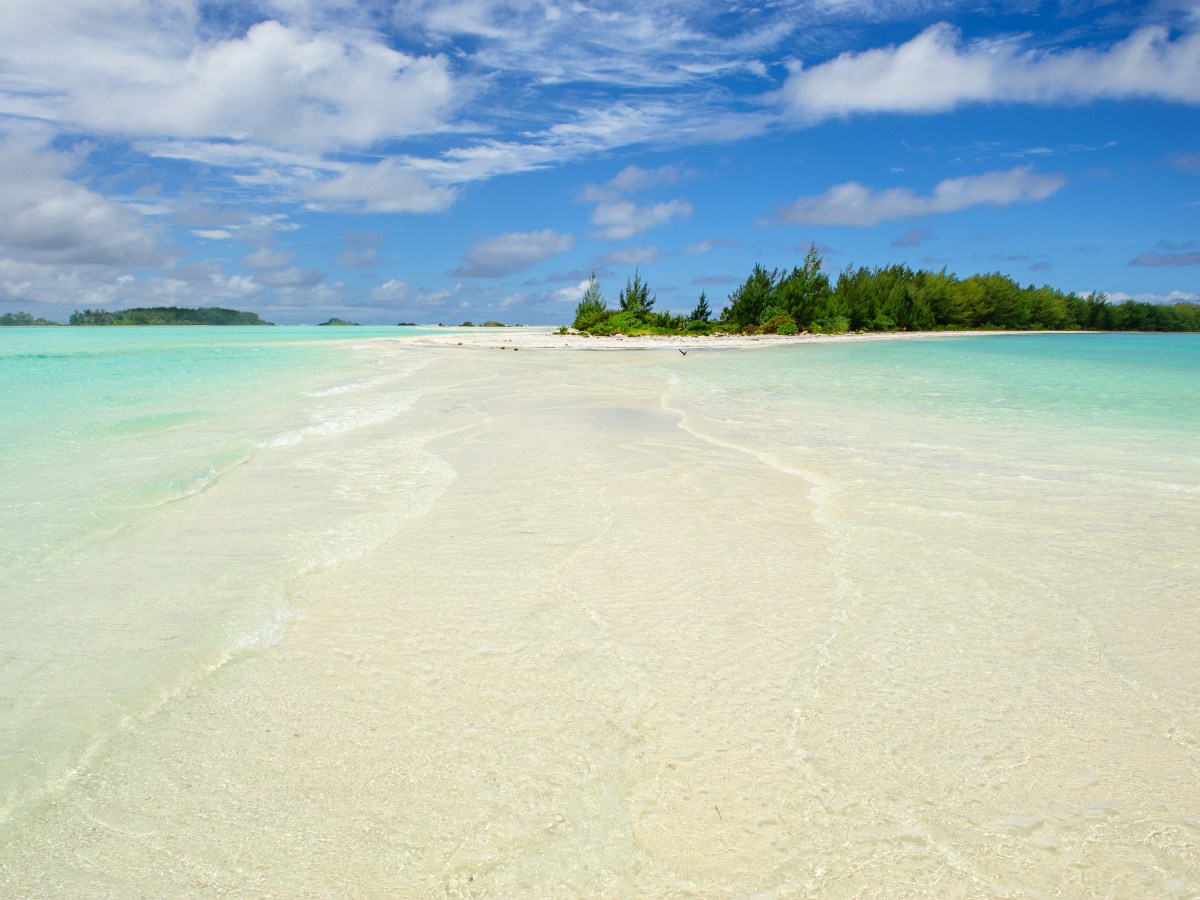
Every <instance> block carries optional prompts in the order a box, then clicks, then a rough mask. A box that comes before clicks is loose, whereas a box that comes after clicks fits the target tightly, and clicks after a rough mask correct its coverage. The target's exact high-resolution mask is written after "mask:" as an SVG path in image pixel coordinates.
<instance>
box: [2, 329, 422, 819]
mask: <svg viewBox="0 0 1200 900" xmlns="http://www.w3.org/2000/svg"><path fill="white" fill-rule="evenodd" d="M419 333H422V332H421V330H419V329H412V328H403V329H401V328H388V329H382V328H380V329H372V328H361V329H354V331H353V332H352V333H348V332H347V331H346V330H343V329H328V328H313V327H308V328H304V327H276V328H228V327H227V328H205V327H195V328H96V329H89V328H6V329H3V330H0V486H2V487H0V535H3V540H2V541H0V634H2V635H3V638H0V697H3V698H4V701H3V703H4V706H3V711H2V712H0V809H2V808H6V807H8V806H11V805H12V804H15V803H19V802H20V801H21V800H22V798H27V797H29V796H35V795H37V794H38V793H39V792H40V791H41V790H42V789H44V788H45V786H46V785H47V784H52V783H54V781H55V779H56V778H59V777H62V776H65V775H66V774H67V773H69V772H70V771H72V770H73V768H74V767H75V766H77V765H78V764H79V763H80V760H81V759H83V758H85V757H86V755H87V754H88V753H90V752H92V750H93V749H94V748H95V747H96V746H98V745H99V744H100V743H103V741H104V740H106V739H107V736H108V735H110V734H111V733H112V730H113V729H114V728H118V727H122V723H126V724H127V723H128V721H129V717H131V716H137V715H138V714H140V713H142V712H144V711H145V710H147V709H150V708H153V707H154V706H155V705H156V704H158V703H161V702H163V699H164V698H165V697H166V696H168V695H169V694H170V692H171V691H174V690H178V689H181V688H182V687H184V686H186V684H187V683H188V682H189V680H190V679H191V678H193V677H195V675H196V674H197V673H198V672H201V671H203V670H205V669H206V668H208V667H211V666H214V665H219V664H221V663H222V661H223V660H225V659H227V658H228V657H229V655H230V654H231V653H234V652H237V651H238V650H239V648H242V647H248V646H252V645H254V644H255V643H256V642H259V643H261V642H263V641H270V640H274V639H275V637H277V635H278V633H280V629H281V628H282V623H283V622H284V621H285V620H286V617H287V616H288V615H289V614H290V613H289V608H288V605H287V601H286V596H285V594H286V579H287V578H288V577H289V576H290V575H291V574H294V573H295V572H296V571H298V570H300V569H303V568H304V567H305V566H306V565H309V564H310V562H311V561H309V560H307V559H306V557H305V556H304V552H303V548H300V547H298V546H297V545H296V541H295V540H293V541H292V542H291V544H289V543H288V541H287V540H286V539H285V538H286V535H285V533H284V529H281V528H280V526H279V525H278V524H274V525H272V524H271V523H269V522H266V521H260V520H262V519H263V518H264V517H269V516H270V515H271V514H275V515H280V516H286V508H287V507H286V504H285V503H284V502H282V498H281V497H278V496H277V495H276V496H272V495H270V492H266V495H265V496H264V491H265V488H264V487H263V485H264V484H265V482H263V481H262V480H261V479H257V480H254V481H253V482H252V483H251V482H249V481H248V480H247V478H246V475H245V473H244V472H243V471H242V470H243V469H246V468H247V467H248V466H249V467H251V468H253V466H254V465H258V466H262V465H264V464H266V463H267V460H268V459H271V458H272V457H275V458H276V459H277V460H278V459H282V458H284V457H286V456H287V454H288V453H289V452H290V453H292V455H294V454H295V452H296V450H297V448H300V447H302V446H303V447H311V446H313V445H314V444H319V443H320V442H321V441H329V440H333V439H336V437H337V436H338V435H342V434H346V433H349V432H352V431H355V430H357V429H361V428H365V427H370V426H372V425H379V424H382V423H387V422H390V421H391V420H393V419H394V418H395V417H396V416H398V415H400V414H401V413H402V412H403V410H404V409H405V408H407V405H408V404H409V403H410V402H411V396H410V394H408V393H406V391H405V389H404V388H403V384H404V382H405V381H406V379H407V378H408V376H409V375H410V374H411V373H412V372H415V371H416V370H417V369H418V368H419V364H417V363H414V364H413V365H411V366H408V367H404V366H401V367H399V368H396V367H393V368H392V369H391V370H389V371H388V372H387V373H383V372H380V371H379V370H378V367H377V366H374V365H373V364H372V360H370V359H366V360H365V361H364V359H363V358H362V356H361V354H359V353H356V352H355V351H354V350H353V348H354V347H356V346H362V345H363V343H364V342H366V343H369V342H370V341H371V340H372V339H374V338H379V337H386V336H396V335H399V334H419ZM401 462H403V460H401ZM398 464H400V463H398ZM231 479H232V480H231ZM335 483H336V482H333V481H331V485H332V484H335ZM218 486H220V487H221V488H222V490H221V491H219V492H217V493H219V494H220V497H207V499H206V495H209V494H211V493H213V492H214V489H215V488H217V487H218ZM272 504H274V505H275V506H277V507H278V509H277V511H276V512H275V513H272V512H271V511H272ZM256 516H257V517H258V519H257V520H256ZM327 518H328V516H326V517H325V518H322V517H321V516H319V515H318V516H315V517H314V519H313V521H314V522H324V521H325V520H326V519H327ZM335 555H336V554H335Z"/></svg>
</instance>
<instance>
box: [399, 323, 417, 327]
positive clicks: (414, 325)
mask: <svg viewBox="0 0 1200 900" xmlns="http://www.w3.org/2000/svg"><path fill="white" fill-rule="evenodd" d="M396 327H398V328H416V327H417V323H416V322H397V323H396Z"/></svg>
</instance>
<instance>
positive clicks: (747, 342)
mask: <svg viewBox="0 0 1200 900" xmlns="http://www.w3.org/2000/svg"><path fill="white" fill-rule="evenodd" d="M557 331H558V330H557V329H554V328H547V327H524V326H520V327H513V328H482V327H480V328H474V329H447V330H446V333H444V334H426V335H421V336H419V337H405V338H399V339H398V340H399V341H400V342H401V343H407V344H418V345H429V346H437V347H455V346H459V347H466V348H475V349H489V350H495V349H500V350H671V349H674V350H689V351H690V350H749V349H761V348H766V347H787V346H794V345H797V344H811V343H818V344H821V343H846V342H862V341H895V340H918V339H926V338H941V337H954V336H958V337H966V336H980V335H1003V334H1023V333H1024V334H1028V333H1029V332H1017V331H922V332H916V331H891V332H869V333H864V334H794V335H779V334H754V335H750V334H720V335H708V336H704V337H695V336H686V335H637V336H634V337H628V336H626V335H622V334H617V335H611V336H599V335H584V334H579V333H578V332H574V331H569V332H568V333H566V334H558V333H557ZM1038 333H1041V334H1052V333H1054V332H1038Z"/></svg>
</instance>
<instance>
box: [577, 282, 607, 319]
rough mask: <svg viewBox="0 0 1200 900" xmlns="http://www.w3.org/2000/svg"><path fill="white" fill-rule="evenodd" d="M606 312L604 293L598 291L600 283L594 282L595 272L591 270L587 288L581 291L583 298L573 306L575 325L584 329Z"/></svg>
mask: <svg viewBox="0 0 1200 900" xmlns="http://www.w3.org/2000/svg"><path fill="white" fill-rule="evenodd" d="M606 312H608V303H607V302H605V300H604V295H603V294H601V293H600V285H599V284H598V283H597V282H596V272H595V270H593V271H592V277H591V278H590V279H589V280H588V286H587V289H586V290H585V291H584V292H583V299H582V300H580V301H579V305H578V306H576V307H575V327H576V328H578V329H579V330H580V331H586V330H587V329H589V328H591V327H592V326H593V325H595V324H596V322H597V321H599V320H600V319H601V318H603V316H604V314H605V313H606Z"/></svg>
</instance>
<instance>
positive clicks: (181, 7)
mask: <svg viewBox="0 0 1200 900" xmlns="http://www.w3.org/2000/svg"><path fill="white" fill-rule="evenodd" d="M1198 106H1200V0H1164V2H1155V0H1151V2H1143V3H1132V2H1100V0H1096V2H1093V0H1056V2H1037V0H1014V2H995V3H988V2H980V0H969V2H959V0H797V2H787V0H766V2H742V0H642V2H638V3H632V2H615V0H505V2H500V0H443V2H438V0H236V2H205V0H52V2H47V0H3V2H2V3H0V312H6V311H27V312H30V313H33V314H34V315H36V316H44V317H46V318H50V319H53V320H56V321H65V320H66V317H67V316H68V315H69V314H70V313H71V312H72V311H73V310H75V309H84V308H92V309H96V308H105V309H109V310H115V309H123V308H128V307H134V306H193V307H194V306H225V307H232V308H235V309H243V310H252V311H254V312H257V313H259V314H260V315H262V316H263V317H264V318H266V319H269V320H271V321H274V322H279V323H311V322H320V321H324V320H325V319H327V318H329V317H331V316H338V317H341V318H345V319H349V320H351V321H355V322H361V323H364V324H396V323H398V322H416V323H421V324H425V323H429V324H432V323H445V324H459V323H461V322H463V321H467V320H471V321H475V322H477V323H478V322H481V321H485V320H497V321H501V322H504V323H506V324H510V325H511V324H555V325H557V324H562V323H568V322H570V321H571V320H572V318H573V317H574V309H575V304H576V303H577V302H578V300H579V299H580V297H581V296H582V294H583V290H584V288H585V287H586V284H587V280H588V278H589V277H590V275H591V274H592V273H593V272H594V273H595V275H596V278H597V279H598V281H599V284H600V286H601V289H602V291H603V293H604V295H605V297H606V299H608V301H609V302H610V304H615V301H616V298H617V295H618V293H619V291H620V289H621V288H622V287H623V286H624V285H625V283H626V281H627V280H628V279H629V278H631V277H632V276H633V275H634V273H635V272H637V273H639V274H640V275H641V277H642V278H643V279H644V280H646V281H648V282H649V284H650V286H651V290H652V292H653V293H654V294H656V295H657V298H658V303H657V306H656V309H670V310H673V311H675V312H687V311H689V310H690V309H692V307H694V306H695V304H696V301H697V299H698V297H699V295H700V293H701V292H702V291H703V292H704V293H705V294H706V295H707V298H708V301H709V305H710V306H712V307H713V308H714V309H720V308H721V306H723V305H724V303H725V301H726V298H727V297H728V295H729V293H730V292H731V291H732V290H733V289H734V288H735V287H736V286H737V285H738V284H739V283H740V282H741V281H743V280H744V279H745V278H746V276H747V275H749V273H750V271H751V270H752V268H753V267H754V265H755V264H762V265H764V266H766V267H767V268H777V267H778V268H781V269H785V268H786V269H790V268H791V267H792V266H794V265H798V264H800V263H801V262H802V261H803V258H804V254H805V252H806V251H807V250H808V248H809V247H810V246H811V245H815V246H816V247H817V249H818V251H819V252H820V254H821V255H822V258H823V260H824V268H825V271H826V272H827V273H829V274H830V276H831V277H832V278H836V276H837V273H838V272H840V271H842V270H843V269H845V268H846V267H847V266H854V267H858V266H868V267H874V266H883V265H890V264H893V263H903V264H906V265H909V266H911V267H913V268H926V269H941V268H943V267H945V268H946V269H947V270H948V271H950V272H952V273H956V274H958V275H959V276H961V277H966V276H968V275H971V274H975V273H978V272H1001V273H1004V274H1007V275H1010V276H1012V277H1014V278H1015V279H1017V280H1018V281H1019V282H1021V283H1022V284H1038V285H1041V284H1049V285H1052V286H1054V287H1056V288H1060V289H1062V290H1066V291H1075V292H1079V293H1087V292H1091V291H1105V292H1107V293H1108V295H1109V296H1110V297H1111V298H1113V299H1115V300H1123V299H1130V298H1133V299H1138V300H1147V301H1150V302H1157V303H1166V302H1176V301H1181V300H1184V301H1196V300H1200V116H1198V114H1197V113H1198Z"/></svg>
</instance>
